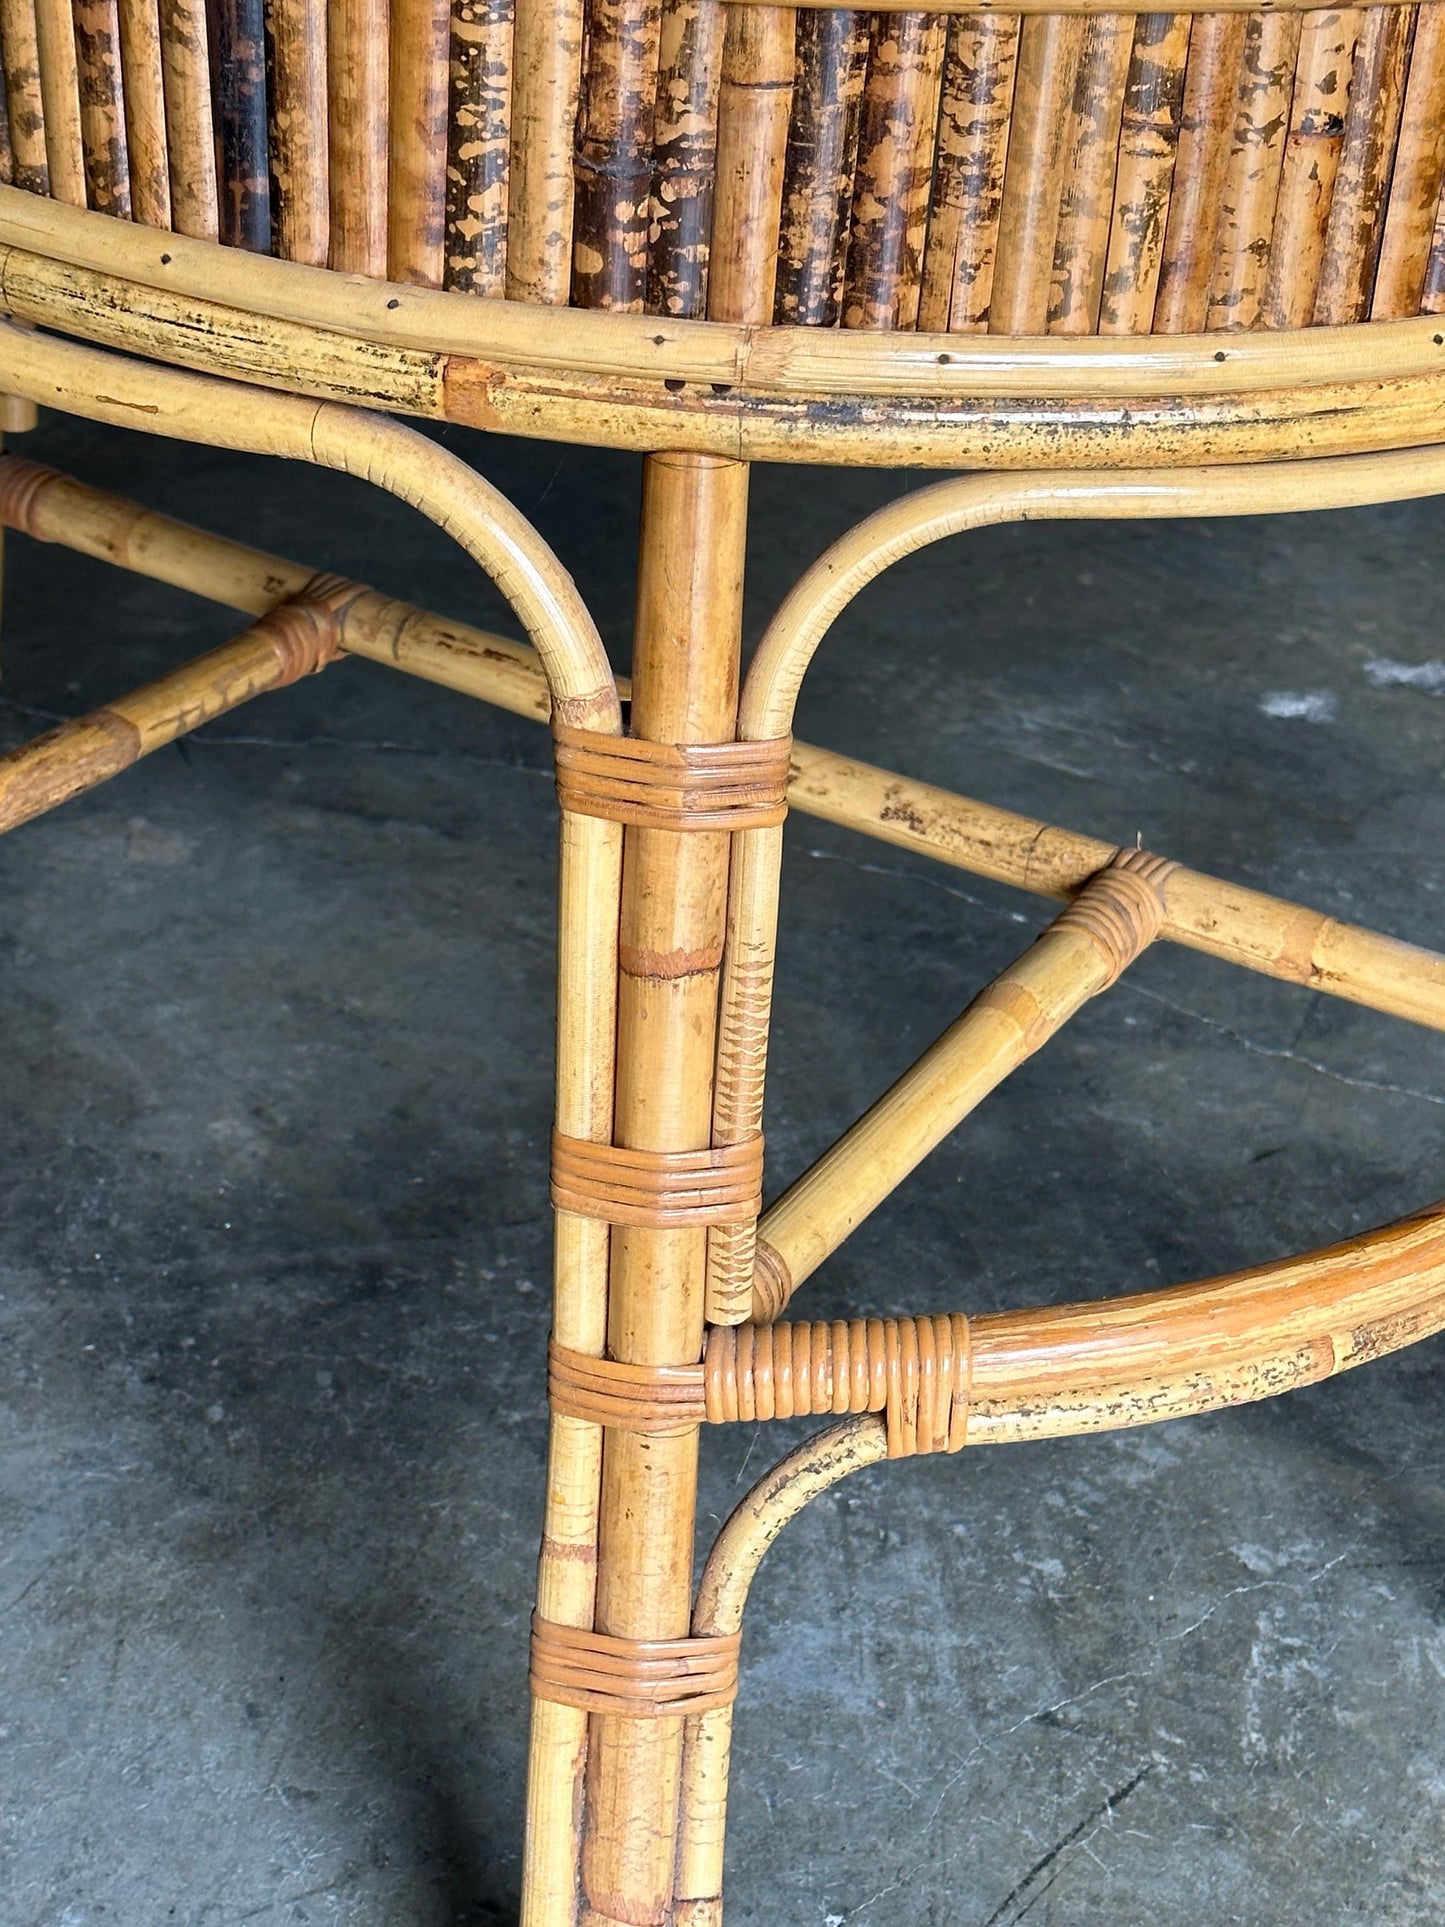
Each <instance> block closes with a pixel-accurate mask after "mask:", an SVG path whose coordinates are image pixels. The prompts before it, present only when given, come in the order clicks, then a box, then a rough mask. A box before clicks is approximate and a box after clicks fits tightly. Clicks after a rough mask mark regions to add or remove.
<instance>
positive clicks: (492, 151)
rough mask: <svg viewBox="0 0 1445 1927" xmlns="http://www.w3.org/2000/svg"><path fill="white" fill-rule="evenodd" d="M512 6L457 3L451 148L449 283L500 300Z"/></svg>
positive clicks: (506, 1) (492, 0)
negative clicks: (495, 296) (497, 296)
mask: <svg viewBox="0 0 1445 1927" xmlns="http://www.w3.org/2000/svg"><path fill="white" fill-rule="evenodd" d="M515 12H516V8H515V5H514V0H455V4H454V5H453V8H452V26H451V112H450V115H449V125H448V135H447V138H448V148H447V211H446V250H445V252H446V259H445V263H444V278H445V285H446V286H447V287H448V288H455V289H457V290H458V291H460V292H461V293H463V294H484V295H501V294H503V293H504V292H505V290H506V285H507V190H508V180H509V167H508V162H509V149H510V137H511V111H512V28H513V21H514V15H515Z"/></svg>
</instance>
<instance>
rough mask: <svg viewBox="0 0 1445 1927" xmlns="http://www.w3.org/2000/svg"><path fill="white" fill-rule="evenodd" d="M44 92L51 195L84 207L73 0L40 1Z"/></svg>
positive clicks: (38, 27) (37, 18) (38, 35)
mask: <svg viewBox="0 0 1445 1927" xmlns="http://www.w3.org/2000/svg"><path fill="white" fill-rule="evenodd" d="M35 32H36V38H37V41H38V43H39V50H40V92H41V96H42V98H43V100H44V103H45V154H46V162H47V166H48V169H49V174H50V192H51V194H52V195H53V196H54V197H55V199H56V200H57V201H68V202H69V204H70V205H71V206H72V207H84V206H85V149H84V143H83V140H82V138H81V131H80V69H79V65H78V62H77V59H76V52H75V21H74V17H73V14H72V11H71V0H35Z"/></svg>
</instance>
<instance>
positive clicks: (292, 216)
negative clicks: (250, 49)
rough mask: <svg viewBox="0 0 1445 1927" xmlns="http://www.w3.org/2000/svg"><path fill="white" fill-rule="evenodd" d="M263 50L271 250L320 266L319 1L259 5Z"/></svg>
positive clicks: (323, 223) (323, 253)
mask: <svg viewBox="0 0 1445 1927" xmlns="http://www.w3.org/2000/svg"><path fill="white" fill-rule="evenodd" d="M266 35H267V39H268V42H269V45H270V49H271V63H270V70H269V75H268V78H269V80H270V83H271V85H270V90H269V103H270V109H271V128H270V136H271V245H272V247H273V248H274V250H275V252H276V253H277V254H279V255H280V256H281V258H282V260H283V261H304V262H305V263H306V265H307V266H308V267H313V268H324V267H325V266H326V258H327V237H328V233H329V230H330V226H331V211H330V206H329V187H328V182H327V139H326V123H327V112H326V0H266Z"/></svg>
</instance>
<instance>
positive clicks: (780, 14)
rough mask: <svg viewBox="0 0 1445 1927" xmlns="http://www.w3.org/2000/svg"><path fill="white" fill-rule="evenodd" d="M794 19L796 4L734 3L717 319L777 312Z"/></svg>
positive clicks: (721, 117)
mask: <svg viewBox="0 0 1445 1927" xmlns="http://www.w3.org/2000/svg"><path fill="white" fill-rule="evenodd" d="M794 26H795V21H794V12H793V9H792V8H791V7H754V6H746V7H729V8H728V17H727V24H726V27H725V29H724V32H723V63H722V85H721V88H720V90H719V94H718V147H717V193H716V200H715V202H714V205H713V222H712V245H711V247H710V249H709V251H708V301H707V308H708V313H709V314H710V315H711V316H712V318H713V320H715V321H761V322H766V321H770V320H771V319H772V315H773V306H774V296H775V291H776V283H777V258H778V237H779V231H780V226H781V221H782V201H783V166H784V160H785V156H786V149H787V139H788V121H789V117H790V114H791V110H792V99H793V68H794Z"/></svg>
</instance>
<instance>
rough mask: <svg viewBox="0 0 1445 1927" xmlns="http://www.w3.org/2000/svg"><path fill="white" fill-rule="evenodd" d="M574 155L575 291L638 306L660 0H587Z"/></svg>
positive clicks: (579, 296)
mask: <svg viewBox="0 0 1445 1927" xmlns="http://www.w3.org/2000/svg"><path fill="white" fill-rule="evenodd" d="M586 23H587V64H586V68H585V71H584V73H583V76H582V95H581V105H580V108H579V112H578V117H577V148H576V156H575V159H574V162H573V171H574V175H575V179H576V189H577V210H576V215H575V227H574V231H573V239H572V299H573V301H574V302H575V303H576V305H577V306H578V307H579V308H617V309H621V310H622V311H623V312H624V313H632V314H640V313H641V312H642V310H643V308H644V306H645V303H646V295H647V267H648V252H649V241H648V234H649V228H650V225H651V209H650V199H651V190H652V128H653V108H654V103H655V98H656V90H657V59H658V45H659V39H660V35H661V31H662V7H661V0H587V9H586Z"/></svg>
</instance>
